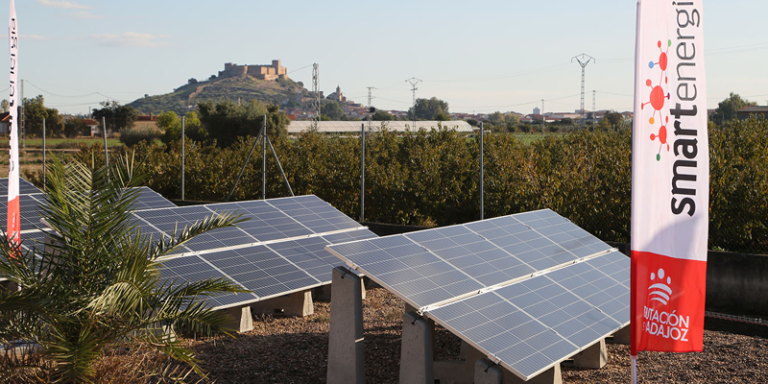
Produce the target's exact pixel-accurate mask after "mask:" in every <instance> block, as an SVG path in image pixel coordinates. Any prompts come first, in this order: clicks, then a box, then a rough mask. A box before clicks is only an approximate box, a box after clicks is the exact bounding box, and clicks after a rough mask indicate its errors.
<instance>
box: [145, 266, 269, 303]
mask: <svg viewBox="0 0 768 384" xmlns="http://www.w3.org/2000/svg"><path fill="white" fill-rule="evenodd" d="M162 264H163V268H160V277H161V282H169V283H171V285H173V286H174V287H176V286H179V285H181V284H182V283H183V282H187V281H199V280H205V279H217V278H226V277H227V276H225V275H224V274H223V273H222V272H221V271H219V270H217V269H215V268H214V267H212V266H211V265H210V264H208V263H206V262H205V261H204V260H203V259H201V258H200V257H198V256H185V257H179V258H175V259H170V260H165V261H163V262H162ZM249 299H250V300H255V299H256V295H254V294H252V293H249V292H244V293H225V294H221V295H217V296H213V297H210V298H209V300H210V301H211V302H212V303H213V304H214V305H215V306H226V305H230V304H234V303H238V302H240V301H244V300H249Z"/></svg>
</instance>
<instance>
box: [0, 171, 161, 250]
mask: <svg viewBox="0 0 768 384" xmlns="http://www.w3.org/2000/svg"><path fill="white" fill-rule="evenodd" d="M3 188H4V189H3ZM19 188H20V195H19V214H20V215H19V216H20V219H21V222H20V224H21V234H22V236H21V238H22V246H23V247H24V248H26V249H28V250H31V249H32V247H33V245H38V244H39V243H42V241H43V240H44V238H45V234H44V233H43V232H41V229H42V228H44V225H43V224H42V222H41V221H40V219H41V217H42V207H43V205H45V203H46V195H45V194H44V193H43V192H42V191H41V190H40V189H38V188H37V187H35V186H34V185H32V184H31V183H30V182H28V181H26V180H23V179H20V180H19ZM7 192H8V179H7V178H5V179H0V193H2V194H3V196H7ZM161 207H175V205H174V204H173V203H171V202H170V201H169V200H167V199H165V198H164V197H162V196H161V195H160V194H158V193H157V192H154V191H152V190H151V189H149V188H147V187H140V188H138V193H137V196H136V199H135V200H134V204H133V208H134V209H137V210H139V209H152V208H161ZM0 212H8V201H7V199H6V198H2V199H0ZM5 224H6V222H5V221H4V222H3V223H2V224H1V225H2V227H3V229H5ZM38 241H39V243H38ZM37 248H40V247H39V246H38V247H37Z"/></svg>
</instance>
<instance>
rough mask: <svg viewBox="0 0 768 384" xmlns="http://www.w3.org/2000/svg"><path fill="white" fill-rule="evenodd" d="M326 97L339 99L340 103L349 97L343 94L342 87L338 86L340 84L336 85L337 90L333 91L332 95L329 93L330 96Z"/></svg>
mask: <svg viewBox="0 0 768 384" xmlns="http://www.w3.org/2000/svg"><path fill="white" fill-rule="evenodd" d="M326 99H330V100H334V101H338V102H340V103H343V102H345V101H347V97H346V96H344V95H343V94H341V87H340V86H338V85H337V86H336V92H334V93H331V94H330V95H328V97H326Z"/></svg>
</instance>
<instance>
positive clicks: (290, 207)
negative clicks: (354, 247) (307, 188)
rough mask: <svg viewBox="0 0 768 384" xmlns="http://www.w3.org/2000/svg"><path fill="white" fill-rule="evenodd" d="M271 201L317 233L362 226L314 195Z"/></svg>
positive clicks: (273, 204) (270, 201)
mask: <svg viewBox="0 0 768 384" xmlns="http://www.w3.org/2000/svg"><path fill="white" fill-rule="evenodd" d="M269 203H270V204H271V205H272V206H274V207H275V208H277V209H279V210H281V211H282V212H284V213H285V214H286V215H288V216H290V217H292V218H294V219H295V220H296V221H298V222H300V223H301V224H302V225H304V226H306V227H307V228H309V229H310V230H312V231H314V232H315V233H322V232H332V231H338V230H342V229H351V228H357V227H359V226H360V224H358V223H357V222H356V221H354V220H352V219H350V218H349V217H348V216H347V215H345V214H343V213H342V212H340V211H339V210H337V209H336V208H333V206H331V205H330V204H328V203H326V202H325V201H322V200H320V199H319V198H318V197H317V196H314V195H307V196H298V197H290V198H282V199H272V200H269Z"/></svg>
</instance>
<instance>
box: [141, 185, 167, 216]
mask: <svg viewBox="0 0 768 384" xmlns="http://www.w3.org/2000/svg"><path fill="white" fill-rule="evenodd" d="M175 206H176V204H174V203H172V202H170V201H169V200H168V199H166V198H165V197H163V196H162V195H160V194H159V193H157V192H155V191H153V190H151V189H149V188H148V187H140V188H138V194H137V196H136V200H134V202H133V209H135V210H137V211H142V210H146V209H155V208H173V207H175Z"/></svg>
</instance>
